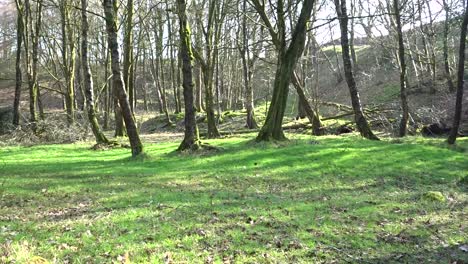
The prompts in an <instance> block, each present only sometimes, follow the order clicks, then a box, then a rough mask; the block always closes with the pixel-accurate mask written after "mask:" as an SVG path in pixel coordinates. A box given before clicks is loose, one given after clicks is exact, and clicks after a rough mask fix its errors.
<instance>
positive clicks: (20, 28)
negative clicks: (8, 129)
mask: <svg viewBox="0 0 468 264" xmlns="http://www.w3.org/2000/svg"><path fill="white" fill-rule="evenodd" d="M15 3H16V12H17V20H16V21H17V28H16V64H15V66H16V75H15V76H16V83H15V101H14V103H13V125H14V126H15V127H17V126H19V121H20V120H19V119H20V102H21V87H22V82H23V73H22V69H21V46H22V45H23V34H24V20H23V12H24V5H23V3H22V1H21V0H16V1H15Z"/></svg>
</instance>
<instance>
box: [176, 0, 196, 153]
mask: <svg viewBox="0 0 468 264" xmlns="http://www.w3.org/2000/svg"><path fill="white" fill-rule="evenodd" d="M177 7H178V14H179V27H180V29H179V33H180V56H181V59H182V78H183V88H184V102H185V136H184V140H183V141H182V143H181V144H180V146H179V148H178V151H184V150H188V149H190V150H198V149H199V148H200V147H201V143H200V136H199V134H198V127H197V122H196V120H195V115H196V109H195V105H194V96H193V87H194V84H193V76H192V75H193V74H192V73H193V71H192V70H193V55H192V50H191V49H192V45H191V40H190V26H189V24H188V22H187V14H186V2H185V0H177Z"/></svg>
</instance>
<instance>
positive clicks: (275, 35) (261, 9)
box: [252, 0, 322, 136]
mask: <svg viewBox="0 0 468 264" xmlns="http://www.w3.org/2000/svg"><path fill="white" fill-rule="evenodd" d="M252 2H253V4H254V7H255V9H256V10H257V12H258V14H259V15H260V17H261V19H262V20H263V22H264V23H265V26H266V28H267V30H268V31H269V33H270V35H271V38H272V41H273V44H274V45H275V48H276V50H277V52H278V56H279V57H280V56H284V55H281V54H282V52H284V50H285V49H286V46H285V44H284V43H282V40H283V41H284V36H281V34H284V32H283V33H281V28H278V32H276V31H275V27H274V26H273V24H272V23H271V22H270V19H269V18H268V15H267V13H266V12H265V6H264V4H262V3H260V1H259V0H253V1H252ZM280 4H281V5H282V4H283V3H282V2H281V3H280ZM307 4H308V5H311V8H312V9H313V7H314V6H315V1H307ZM302 10H303V11H304V8H303V9H302ZM311 14H312V11H310V14H308V16H309V19H310V17H311ZM278 17H280V18H281V19H280V21H281V20H284V18H283V14H280V15H279V16H278ZM298 23H299V21H298ZM282 24H284V21H282ZM298 25H299V24H298ZM304 28H306V25H304ZM296 29H298V27H297V26H296ZM304 30H305V31H306V29H304ZM304 34H306V32H304ZM294 36H295V35H293V38H294ZM291 44H292V42H291ZM304 44H305V36H304V43H302V47H301V50H300V54H299V55H298V56H300V55H301V54H302V51H303V49H304ZM283 59H284V58H283ZM297 59H298V58H297ZM297 59H296V60H297ZM296 62H297V61H296ZM296 62H294V67H293V71H292V72H291V76H289V77H288V83H289V82H290V81H291V80H292V84H293V85H294V88H295V89H296V92H297V94H298V96H299V100H300V102H301V103H302V105H303V106H304V110H305V112H306V114H307V118H308V119H309V121H310V122H311V124H312V133H313V134H314V135H320V134H321V133H322V129H321V122H320V117H319V116H318V114H317V113H315V111H314V110H313V109H312V107H311V106H310V104H309V101H308V100H307V97H306V95H305V92H304V88H303V87H302V85H301V81H300V80H299V78H298V76H297V74H296V73H295V71H294V68H295V67H296V66H295V65H296ZM279 63H280V61H278V65H277V70H279V69H280V64H279ZM275 84H276V82H275ZM288 87H289V85H288ZM273 94H274V95H275V92H274V91H273ZM280 96H282V95H280ZM286 96H287V93H286ZM273 99H275V98H274V97H273V98H272V102H273ZM286 101H287V98H286ZM272 105H273V104H271V105H270V108H271V106H272ZM280 108H282V110H280V111H283V113H279V117H280V118H278V117H277V118H272V119H270V121H269V122H271V124H269V125H268V126H269V127H276V128H278V127H281V126H282V123H283V117H284V111H285V109H286V106H284V107H280ZM267 119H268V116H267ZM274 122H279V124H273V123H274ZM265 125H266V123H265V124H264V126H265ZM262 130H263V129H262ZM276 133H277V134H282V133H279V132H276ZM283 136H284V135H283Z"/></svg>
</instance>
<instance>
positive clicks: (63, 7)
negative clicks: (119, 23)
mask: <svg viewBox="0 0 468 264" xmlns="http://www.w3.org/2000/svg"><path fill="white" fill-rule="evenodd" d="M69 1H70V0H63V1H59V6H60V17H61V30H62V67H63V75H64V76H65V86H66V88H65V89H66V91H65V104H66V109H67V121H68V125H71V124H73V123H74V122H75V72H76V70H75V65H76V45H75V39H74V35H75V34H74V32H73V30H72V27H71V19H70V13H71V8H72V7H71V6H70V3H69Z"/></svg>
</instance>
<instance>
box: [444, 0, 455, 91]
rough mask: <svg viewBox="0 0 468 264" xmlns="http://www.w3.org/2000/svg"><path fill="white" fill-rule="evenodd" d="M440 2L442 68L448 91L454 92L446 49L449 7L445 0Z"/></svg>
mask: <svg viewBox="0 0 468 264" xmlns="http://www.w3.org/2000/svg"><path fill="white" fill-rule="evenodd" d="M442 4H443V7H444V10H445V21H444V36H443V52H444V70H445V78H446V79H447V85H448V88H449V91H450V92H455V91H456V88H455V85H454V84H453V80H452V73H451V72H450V63H449V50H448V35H449V30H450V8H449V5H448V3H447V0H442Z"/></svg>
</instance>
